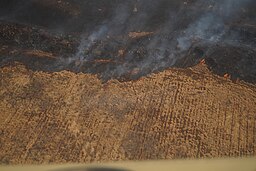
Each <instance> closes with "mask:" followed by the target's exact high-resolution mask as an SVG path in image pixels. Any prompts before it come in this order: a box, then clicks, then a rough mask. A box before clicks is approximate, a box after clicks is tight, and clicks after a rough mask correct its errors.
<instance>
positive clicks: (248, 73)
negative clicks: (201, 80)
mask: <svg viewBox="0 0 256 171" xmlns="http://www.w3.org/2000/svg"><path fill="white" fill-rule="evenodd" d="M255 6H256V3H255V1H253V0H239V1H232V0H225V1H221V0H207V1H205V0H187V1H177V0H159V1H153V0H129V1H125V2H124V1H121V0H109V1H104V0H95V1H88V0H85V1H81V0H75V1H71V0H58V1H57V0H53V1H49V0H44V1H39V0H26V1H25V0H21V1H19V2H17V1H14V0H9V1H6V0H2V1H1V2H0V38H1V39H0V45H1V50H0V65H1V67H3V66H6V65H10V64H12V63H13V62H14V61H19V62H22V63H24V64H25V65H26V66H27V67H29V68H30V69H33V70H43V71H49V72H52V71H61V70H70V71H73V72H84V73H93V74H98V76H99V77H100V78H102V79H103V80H109V79H112V78H115V79H119V80H131V79H137V78H140V77H141V76H145V75H147V74H150V73H152V72H159V71H163V70H165V69H167V68H170V67H183V68H184V67H191V66H194V65H196V64H198V63H199V62H200V61H201V60H202V59H205V62H206V63H207V65H208V67H209V68H210V69H211V70H212V71H213V72H214V73H216V74H219V75H221V76H223V75H225V74H228V75H230V77H231V78H232V79H234V80H235V79H242V80H245V81H248V82H251V83H255V82H256V58H255V55H256V49H255V47H256V46H255V45H256V12H255Z"/></svg>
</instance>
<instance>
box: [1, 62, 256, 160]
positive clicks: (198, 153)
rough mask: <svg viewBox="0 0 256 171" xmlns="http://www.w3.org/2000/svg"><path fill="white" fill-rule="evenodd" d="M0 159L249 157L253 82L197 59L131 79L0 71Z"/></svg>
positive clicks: (252, 151)
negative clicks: (236, 80) (235, 78)
mask: <svg viewBox="0 0 256 171" xmlns="http://www.w3.org/2000/svg"><path fill="white" fill-rule="evenodd" d="M0 77H1V84H0V99H1V101H0V110H1V111H0V113H1V115H0V123H1V124H0V163H2V164H3V163H11V164H21V163H22V164H25V163H26V164H27V163H48V162H52V163H53V162H54V163H56V162H57V163H66V162H93V161H116V160H127V159H129V160H145V159H174V158H205V157H220V156H250V155H256V115H255V114H256V105H255V104H256V87H255V86H254V85H250V84H246V83H233V82H231V81H229V80H225V79H224V78H220V77H218V76H214V75H213V74H211V73H210V72H209V71H208V70H207V69H206V67H204V66H203V65H199V66H196V67H194V68H190V69H170V70H166V71H164V72H161V73H158V74H152V75H150V76H148V77H143V78H141V79H140V80H138V81H131V82H124V83H120V82H118V81H109V82H107V83H105V84H102V83H101V81H100V80H99V79H98V78H97V77H96V76H93V75H89V74H74V73H71V72H67V71H62V72H58V73H52V74H48V73H44V72H32V71H29V70H27V69H25V67H24V66H22V65H16V66H13V67H4V68H1V70H0Z"/></svg>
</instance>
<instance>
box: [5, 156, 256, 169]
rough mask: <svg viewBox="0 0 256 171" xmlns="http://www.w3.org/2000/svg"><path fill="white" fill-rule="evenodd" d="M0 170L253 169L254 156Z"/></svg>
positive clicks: (7, 167)
mask: <svg viewBox="0 0 256 171" xmlns="http://www.w3.org/2000/svg"><path fill="white" fill-rule="evenodd" d="M0 170H1V171H34V170H37V171H156V170H161V171H169V170H172V171H185V170H186V171H187V170H190V171H193V170H195V171H198V170H207V171H216V170H218V171H255V170H256V158H246V159H245V158H244V159H213V160H176V161H144V162H120V163H112V164H105V165H103V164H102V165H49V166H13V167H12V166H2V167H0Z"/></svg>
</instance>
